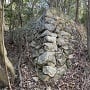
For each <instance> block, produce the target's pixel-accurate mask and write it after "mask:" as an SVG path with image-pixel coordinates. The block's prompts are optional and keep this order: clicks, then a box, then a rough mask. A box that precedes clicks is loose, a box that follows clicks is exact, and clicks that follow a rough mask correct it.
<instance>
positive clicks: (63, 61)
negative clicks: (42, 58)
mask: <svg viewBox="0 0 90 90" xmlns="http://www.w3.org/2000/svg"><path fill="white" fill-rule="evenodd" d="M57 61H58V62H59V63H60V65H63V64H65V62H66V58H65V57H64V58H60V59H57Z"/></svg>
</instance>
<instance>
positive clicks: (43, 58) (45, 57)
mask: <svg viewBox="0 0 90 90" xmlns="http://www.w3.org/2000/svg"><path fill="white" fill-rule="evenodd" d="M54 55H55V52H45V53H43V54H41V55H40V56H39V57H38V64H47V63H48V62H52V63H55V64H56V59H55V56H54Z"/></svg>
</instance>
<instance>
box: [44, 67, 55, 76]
mask: <svg viewBox="0 0 90 90" xmlns="http://www.w3.org/2000/svg"><path fill="white" fill-rule="evenodd" d="M43 73H44V74H47V75H49V76H50V77H54V75H55V74H56V67H52V66H43Z"/></svg>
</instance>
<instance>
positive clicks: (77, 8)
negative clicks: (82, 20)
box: [75, 0, 79, 23]
mask: <svg viewBox="0 0 90 90" xmlns="http://www.w3.org/2000/svg"><path fill="white" fill-rule="evenodd" d="M78 14H79V0H76V16H75V22H76V23H78Z"/></svg>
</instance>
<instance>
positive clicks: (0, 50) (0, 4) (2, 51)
mask: <svg viewBox="0 0 90 90" xmlns="http://www.w3.org/2000/svg"><path fill="white" fill-rule="evenodd" d="M3 24H4V0H0V56H1V57H2V60H1V61H0V63H1V64H4V63H5V65H6V66H7V67H8V68H9V70H10V71H11V73H12V74H13V75H15V72H14V67H13V65H12V63H11V62H10V61H9V59H8V57H7V51H6V48H5V44H4V25H3ZM0 73H3V72H0ZM2 77H5V78H2V81H3V83H4V84H6V85H8V81H7V75H6V73H3V76H2ZM0 79H1V76H0Z"/></svg>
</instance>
